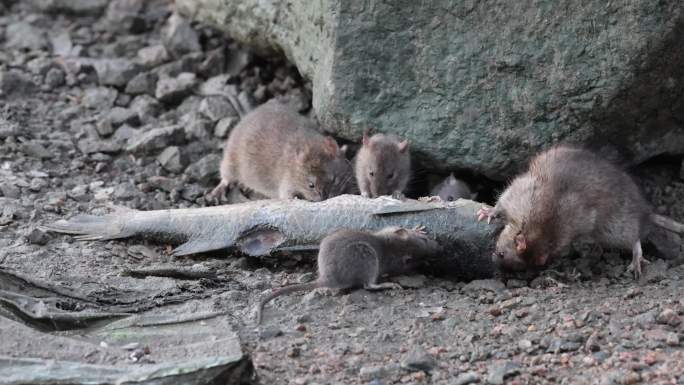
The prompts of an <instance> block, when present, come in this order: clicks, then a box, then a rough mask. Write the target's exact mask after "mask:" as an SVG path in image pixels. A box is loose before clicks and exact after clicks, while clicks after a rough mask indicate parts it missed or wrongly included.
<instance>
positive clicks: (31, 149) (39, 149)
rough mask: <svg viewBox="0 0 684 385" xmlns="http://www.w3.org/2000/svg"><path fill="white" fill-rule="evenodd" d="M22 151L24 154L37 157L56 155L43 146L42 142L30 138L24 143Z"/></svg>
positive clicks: (43, 157)
mask: <svg viewBox="0 0 684 385" xmlns="http://www.w3.org/2000/svg"><path fill="white" fill-rule="evenodd" d="M21 151H22V152H23V153H24V154H26V155H28V156H30V157H32V158H37V159H50V158H52V157H53V156H54V154H52V153H51V152H50V151H48V150H47V149H46V148H45V147H43V145H42V144H40V143H38V142H37V141H35V140H30V141H28V142H24V143H22V144H21Z"/></svg>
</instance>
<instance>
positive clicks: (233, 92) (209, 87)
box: [199, 74, 238, 98]
mask: <svg viewBox="0 0 684 385" xmlns="http://www.w3.org/2000/svg"><path fill="white" fill-rule="evenodd" d="M229 80H230V75H225V74H224V75H217V76H214V77H211V78H209V79H207V81H205V82H204V83H202V85H201V86H200V88H199V93H200V94H201V95H204V96H218V95H220V96H225V97H227V98H230V97H233V98H237V96H238V89H237V87H236V86H235V85H233V84H228V81H229Z"/></svg>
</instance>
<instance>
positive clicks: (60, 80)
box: [45, 68, 66, 88]
mask: <svg viewBox="0 0 684 385" xmlns="http://www.w3.org/2000/svg"><path fill="white" fill-rule="evenodd" d="M64 84H66V75H64V71H62V70H61V69H59V68H51V69H50V70H48V72H47V74H45V85H46V86H48V87H50V88H57V87H61V86H63V85H64Z"/></svg>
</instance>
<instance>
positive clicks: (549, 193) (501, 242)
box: [478, 146, 684, 279]
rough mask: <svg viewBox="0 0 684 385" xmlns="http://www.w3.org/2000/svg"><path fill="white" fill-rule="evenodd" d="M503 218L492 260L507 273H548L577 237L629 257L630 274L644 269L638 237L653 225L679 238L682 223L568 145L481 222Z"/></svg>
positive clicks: (536, 164) (605, 165) (539, 159)
mask: <svg viewBox="0 0 684 385" xmlns="http://www.w3.org/2000/svg"><path fill="white" fill-rule="evenodd" d="M485 218H487V221H488V222H489V221H490V220H491V219H497V218H501V219H502V220H503V222H504V224H505V226H504V228H503V230H502V231H501V234H500V235H499V238H498V240H497V243H496V252H495V254H494V256H493V259H494V262H495V263H496V264H497V265H499V266H501V267H503V268H506V269H511V270H522V269H525V268H527V267H543V266H545V265H546V264H547V263H548V261H549V259H550V258H552V257H560V256H562V255H563V254H565V253H567V251H568V249H569V248H570V245H571V243H572V242H573V241H574V240H576V239H578V238H583V237H584V238H591V239H593V240H595V241H596V242H597V243H598V244H600V245H603V246H608V247H615V248H620V249H625V250H631V251H632V263H631V264H630V270H631V271H632V272H633V273H634V276H635V278H637V279H638V278H639V277H640V276H641V272H642V270H641V264H642V262H644V263H647V262H648V261H647V260H646V259H644V257H643V253H642V249H641V239H642V238H643V237H644V236H645V234H646V233H647V232H648V230H649V227H650V225H651V224H655V225H657V226H660V227H663V228H665V229H667V230H669V231H673V232H677V233H682V232H684V225H682V224H680V223H678V222H675V221H673V220H672V219H669V218H667V217H664V216H661V215H658V214H654V213H653V212H652V209H651V207H650V205H649V204H648V202H647V201H646V199H645V198H644V197H643V195H642V194H641V191H640V190H639V188H638V186H637V185H636V183H635V182H634V181H633V180H632V178H631V177H630V176H629V175H628V174H627V173H625V172H624V171H622V170H620V169H619V168H617V167H616V166H614V165H613V164H611V163H610V162H608V161H606V160H604V159H602V158H600V157H599V156H597V155H595V154H593V153H592V152H589V151H586V150H582V149H575V148H571V147H566V146H558V147H554V148H552V149H550V150H548V151H546V152H543V153H541V154H539V155H537V156H536V157H535V158H534V159H532V161H531V162H530V166H529V170H528V171H527V172H525V173H523V174H522V175H520V176H518V177H517V178H515V179H514V180H513V182H511V184H510V186H509V187H508V188H507V189H506V190H505V191H504V192H503V194H501V196H500V197H499V200H498V201H497V203H496V206H495V207H494V208H482V209H481V210H480V211H479V212H478V219H479V220H482V219H485Z"/></svg>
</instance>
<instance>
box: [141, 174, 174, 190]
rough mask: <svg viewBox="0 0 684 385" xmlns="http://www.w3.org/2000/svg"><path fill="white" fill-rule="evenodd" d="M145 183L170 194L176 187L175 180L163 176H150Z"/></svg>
mask: <svg viewBox="0 0 684 385" xmlns="http://www.w3.org/2000/svg"><path fill="white" fill-rule="evenodd" d="M147 183H149V185H150V186H152V187H153V188H155V189H159V190H164V191H166V192H171V191H173V190H174V189H175V188H176V187H177V186H178V183H177V182H176V180H175V179H172V178H167V177H165V176H151V177H149V178H148V179H147Z"/></svg>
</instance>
